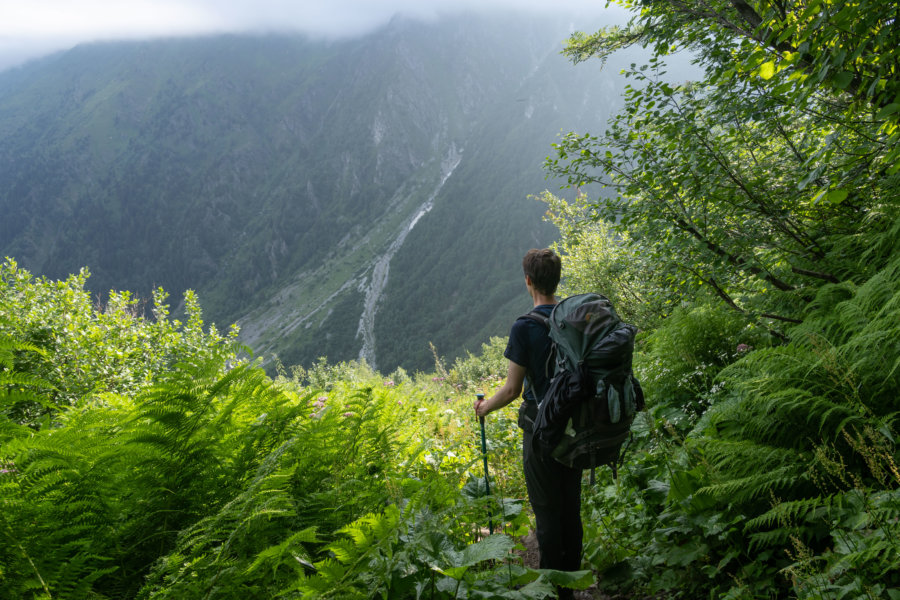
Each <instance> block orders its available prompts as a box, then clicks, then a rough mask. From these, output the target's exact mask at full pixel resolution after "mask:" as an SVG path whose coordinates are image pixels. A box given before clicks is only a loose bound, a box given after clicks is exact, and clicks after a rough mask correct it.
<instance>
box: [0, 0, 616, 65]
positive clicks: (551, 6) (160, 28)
mask: <svg viewBox="0 0 900 600" xmlns="http://www.w3.org/2000/svg"><path fill="white" fill-rule="evenodd" d="M605 4H606V3H605V2H604V1H603V0H299V1H298V0H28V1H26V2H3V3H2V4H0V69H3V68H6V67H9V66H12V65H15V64H18V63H21V62H23V61H25V60H27V59H29V58H33V57H36V56H40V55H42V54H46V53H49V52H53V51H57V50H63V49H66V48H71V47H72V46H74V45H76V44H79V43H82V42H89V41H98V40H123V39H143V38H153V37H162V36H188V35H209V34H216V33H240V32H248V33H251V32H252V33H259V32H266V31H279V32H285V31H298V32H302V33H307V34H311V35H317V36H327V37H347V36H354V35H360V34H363V33H366V32H368V31H371V30H372V29H374V28H376V27H379V26H380V25H383V24H384V23H386V22H387V21H388V20H390V19H391V17H393V16H394V15H396V14H403V15H406V16H410V17H414V18H420V19H428V20H430V19H435V18H438V17H439V16H440V15H442V14H452V13H458V12H463V11H480V12H484V11H495V12H496V11H507V12H514V11H515V12H523V11H542V12H547V13H551V14H559V15H564V14H573V15H576V16H581V15H583V16H585V17H594V16H598V15H600V14H614V15H617V16H618V17H619V18H621V17H622V15H623V14H624V13H623V12H622V11H621V10H618V9H611V10H610V11H608V10H606V9H605V8H604V6H605Z"/></svg>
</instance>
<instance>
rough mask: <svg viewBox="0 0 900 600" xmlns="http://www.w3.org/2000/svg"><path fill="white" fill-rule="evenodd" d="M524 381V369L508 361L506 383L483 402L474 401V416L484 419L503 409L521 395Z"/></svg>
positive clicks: (480, 400) (481, 400) (479, 400)
mask: <svg viewBox="0 0 900 600" xmlns="http://www.w3.org/2000/svg"><path fill="white" fill-rule="evenodd" d="M524 380H525V367H523V366H521V365H517V364H516V363H514V362H513V361H509V367H508V368H507V372H506V382H505V383H504V384H503V386H502V387H501V388H500V389H499V390H497V392H496V393H495V394H494V395H493V396H491V397H490V398H488V399H487V400H483V399H481V398H479V399H478V400H476V401H475V405H474V407H473V408H474V409H475V414H476V415H478V416H479V417H484V416H486V415H487V414H488V413H491V412H493V411H495V410H497V409H498V408H503V407H504V406H506V405H507V404H509V403H510V402H512V401H513V400H515V399H516V398H518V397H519V394H521V393H522V382H523V381H524Z"/></svg>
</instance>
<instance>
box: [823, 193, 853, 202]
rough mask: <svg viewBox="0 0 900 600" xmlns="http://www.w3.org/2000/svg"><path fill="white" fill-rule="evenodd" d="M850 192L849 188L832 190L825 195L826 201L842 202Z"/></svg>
mask: <svg viewBox="0 0 900 600" xmlns="http://www.w3.org/2000/svg"><path fill="white" fill-rule="evenodd" d="M849 194H850V192H848V191H847V190H831V191H830V192H828V194H827V195H826V196H825V201H826V202H829V203H831V204H840V203H841V202H843V201H844V200H846V199H847V196H848V195H849Z"/></svg>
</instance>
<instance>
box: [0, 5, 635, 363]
mask: <svg viewBox="0 0 900 600" xmlns="http://www.w3.org/2000/svg"><path fill="white" fill-rule="evenodd" d="M568 31H569V29H568V21H567V20H566V19H565V17H563V16H560V18H559V19H537V18H534V17H530V18H529V17H527V16H522V15H519V16H513V17H510V18H507V19H502V20H501V19H500V18H498V17H494V18H490V17H486V16H484V15H481V16H479V15H461V16H456V17H453V18H450V17H447V18H442V19H438V20H436V21H434V22H430V23H420V22H417V21H411V20H405V19H401V18H398V19H395V20H394V21H393V22H391V23H390V24H388V25H386V26H385V27H382V28H380V29H379V30H377V31H374V32H372V33H370V34H368V35H366V36H363V37H360V38H354V39H344V40H334V41H326V40H321V39H308V38H306V37H304V36H300V35H288V34H284V35H268V36H256V37H254V36H213V37H206V38H197V39H164V40H151V41H143V42H129V43H125V42H122V43H97V44H87V45H82V46H78V47H76V48H74V49H72V50H70V51H68V52H64V53H61V54H58V55H54V56H50V57H47V58H44V59H42V60H40V61H36V62H34V63H32V64H28V65H25V66H23V67H21V68H19V69H16V70H12V71H9V72H4V73H0V211H2V213H3V218H2V219H0V256H13V257H15V258H16V260H17V261H18V262H19V264H21V265H22V266H23V267H25V268H27V269H28V270H29V271H31V272H32V273H34V274H36V275H45V276H48V277H52V278H65V277H66V276H67V275H68V274H69V273H74V272H77V271H78V270H79V269H80V268H82V267H85V266H86V267H88V268H89V269H90V272H91V274H92V275H91V278H90V279H89V280H88V282H87V284H86V285H87V287H88V289H90V290H91V291H92V292H94V293H95V294H98V295H100V296H101V297H105V295H106V294H107V293H108V292H109V290H111V289H114V290H130V291H131V292H132V293H133V294H135V295H139V296H141V297H145V298H146V297H149V296H150V294H151V292H152V290H153V289H155V288H156V287H163V288H165V289H166V290H167V291H169V293H171V294H172V295H173V296H174V297H177V298H180V297H181V296H182V294H183V293H184V291H185V290H187V289H193V290H196V291H197V293H198V296H199V298H200V301H201V302H202V303H203V308H204V314H206V315H207V317H208V319H209V320H210V321H212V322H214V323H219V324H230V323H233V322H239V323H240V324H241V334H240V335H241V339H242V341H244V342H245V343H247V344H250V345H252V346H253V348H254V350H256V351H257V352H258V353H260V354H265V355H266V357H267V359H269V358H271V356H272V355H273V354H277V355H278V356H279V357H280V359H281V360H282V361H283V362H285V363H288V364H303V365H306V366H309V365H310V364H313V363H314V362H315V361H316V360H317V359H318V358H319V357H321V356H327V357H328V358H329V359H331V360H332V361H335V362H339V361H343V360H350V359H356V358H358V357H361V356H362V357H365V358H366V359H367V361H368V362H369V363H370V364H374V365H377V366H378V367H379V368H381V369H383V370H387V371H390V370H393V369H394V368H396V367H397V366H398V365H399V366H403V367H404V368H407V369H420V370H421V369H427V368H428V367H429V365H430V363H431V353H430V351H429V348H428V343H429V342H432V343H434V344H435V345H436V346H437V347H438V348H439V349H440V350H441V352H443V353H445V354H447V355H448V356H457V355H461V354H465V350H466V349H470V350H474V349H477V348H478V346H479V344H480V342H481V341H482V340H484V339H486V338H488V337H490V336H491V335H500V334H501V333H504V332H505V329H506V327H507V325H506V318H507V317H506V314H507V313H508V312H510V311H511V310H520V308H516V307H521V306H522V304H523V302H522V298H521V296H520V294H519V285H518V284H519V277H518V275H517V274H515V273H511V272H510V270H509V269H508V268H507V267H506V265H510V264H513V265H515V264H518V261H519V259H520V257H521V255H522V254H523V253H524V252H525V251H526V250H527V249H528V248H530V247H532V246H535V245H540V246H546V245H547V244H549V243H550V242H551V241H552V239H553V229H552V227H550V226H548V225H546V224H544V223H542V222H541V220H540V215H541V206H540V204H539V203H536V202H527V201H525V198H526V197H527V195H528V194H533V193H535V192H538V191H540V190H541V189H542V188H543V186H545V185H547V184H546V182H545V180H544V179H545V174H544V173H543V171H542V170H541V162H542V161H543V159H544V157H545V156H546V154H547V152H548V151H549V148H550V145H551V144H552V143H553V142H554V141H555V140H556V139H557V138H558V135H559V134H560V132H561V131H566V130H568V129H570V128H573V127H575V128H593V127H602V125H603V123H604V122H605V121H606V119H607V118H608V117H609V116H610V115H611V114H612V112H613V110H614V108H615V107H617V106H620V105H621V90H622V86H623V79H622V78H621V77H620V76H619V75H618V72H617V70H613V71H610V72H609V73H603V74H600V72H599V70H598V69H593V76H591V77H584V76H583V74H582V73H580V72H579V70H578V69H575V68H574V67H573V66H572V65H571V64H570V63H569V62H568V61H567V60H566V59H565V57H563V56H561V55H560V50H561V49H562V47H563V42H564V40H565V37H566V36H567V34H568ZM554 185H556V184H554ZM60 223H65V227H60ZM482 256H492V257H493V260H490V261H485V260H481V258H480V257H482ZM451 284H452V285H454V286H456V287H457V288H458V293H457V295H454V292H455V290H451V289H450V285H451ZM475 296H479V297H480V298H482V300H483V304H482V306H485V307H490V308H487V309H478V310H477V311H476V313H475V314H473V307H472V306H471V303H470V302H469V301H468V300H467V299H468V298H472V297H475ZM463 299H466V300H463ZM182 310H183V307H182V306H180V305H175V306H174V307H173V312H175V313H178V314H181V312H182ZM438 315H440V316H438ZM448 323H454V326H453V327H447V324H448Z"/></svg>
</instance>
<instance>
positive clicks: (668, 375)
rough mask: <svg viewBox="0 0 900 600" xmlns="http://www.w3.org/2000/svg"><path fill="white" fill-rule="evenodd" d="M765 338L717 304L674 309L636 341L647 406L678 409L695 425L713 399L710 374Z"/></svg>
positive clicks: (716, 372)
mask: <svg viewBox="0 0 900 600" xmlns="http://www.w3.org/2000/svg"><path fill="white" fill-rule="evenodd" d="M766 344H767V335H765V334H763V333H761V332H760V331H759V328H755V327H753V326H752V325H749V324H748V323H747V322H746V320H745V319H744V318H743V317H742V316H741V315H738V314H737V313H735V312H733V311H729V310H728V309H726V308H724V307H722V306H720V305H710V304H700V305H696V306H679V307H677V308H675V310H674V311H673V312H672V314H671V315H669V316H668V317H667V318H666V319H664V320H662V322H660V324H659V326H658V327H656V328H655V329H653V330H652V331H650V332H647V333H646V334H643V335H641V337H640V338H639V340H638V352H637V354H636V358H635V371H636V372H637V373H638V376H639V378H640V381H641V385H642V386H643V387H644V390H645V393H646V396H647V398H649V400H650V404H651V405H662V406H666V407H670V408H678V409H680V410H682V411H683V412H684V413H685V415H686V416H687V417H688V418H687V419H686V420H685V421H686V422H685V423H684V425H690V424H692V423H695V422H696V420H697V418H698V417H700V416H701V415H702V414H703V412H704V410H705V407H706V406H707V405H708V404H709V402H711V401H712V400H713V393H714V392H713V388H714V382H715V379H716V376H717V375H718V373H719V371H720V370H721V369H722V368H724V367H725V366H727V365H729V364H731V363H732V362H734V361H735V360H737V359H739V358H740V357H742V356H744V355H745V354H747V353H748V352H750V351H751V350H753V349H754V348H759V347H761V346H765V345H766Z"/></svg>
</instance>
